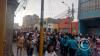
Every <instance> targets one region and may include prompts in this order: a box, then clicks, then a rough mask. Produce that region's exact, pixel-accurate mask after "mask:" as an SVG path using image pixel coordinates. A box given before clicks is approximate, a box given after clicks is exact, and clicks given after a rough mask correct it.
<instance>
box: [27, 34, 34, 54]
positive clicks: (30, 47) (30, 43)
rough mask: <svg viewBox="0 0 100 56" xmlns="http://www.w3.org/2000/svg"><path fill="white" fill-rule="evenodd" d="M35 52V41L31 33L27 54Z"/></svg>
mask: <svg viewBox="0 0 100 56" xmlns="http://www.w3.org/2000/svg"><path fill="white" fill-rule="evenodd" d="M33 52H34V41H33V38H32V34H31V33H30V34H29V36H28V40H27V56H32V55H33Z"/></svg>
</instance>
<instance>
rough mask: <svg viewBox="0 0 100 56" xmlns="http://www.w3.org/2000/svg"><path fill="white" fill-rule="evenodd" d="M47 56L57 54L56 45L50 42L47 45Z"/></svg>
mask: <svg viewBox="0 0 100 56" xmlns="http://www.w3.org/2000/svg"><path fill="white" fill-rule="evenodd" d="M45 56H57V54H56V52H55V51H54V46H53V45H52V44H49V45H48V46H47V51H46V52H45Z"/></svg>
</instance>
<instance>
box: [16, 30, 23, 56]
mask: <svg viewBox="0 0 100 56" xmlns="http://www.w3.org/2000/svg"><path fill="white" fill-rule="evenodd" d="M24 42H25V39H24V35H23V32H21V33H19V36H18V38H17V55H18V51H20V56H21V54H22V49H23V48H24Z"/></svg>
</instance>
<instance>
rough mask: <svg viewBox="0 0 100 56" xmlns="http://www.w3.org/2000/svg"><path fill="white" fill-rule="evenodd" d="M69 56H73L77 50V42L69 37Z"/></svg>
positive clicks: (72, 37)
mask: <svg viewBox="0 0 100 56" xmlns="http://www.w3.org/2000/svg"><path fill="white" fill-rule="evenodd" d="M68 48H69V56H75V55H76V51H77V49H78V42H77V40H76V39H75V37H74V36H71V39H70V40H68Z"/></svg>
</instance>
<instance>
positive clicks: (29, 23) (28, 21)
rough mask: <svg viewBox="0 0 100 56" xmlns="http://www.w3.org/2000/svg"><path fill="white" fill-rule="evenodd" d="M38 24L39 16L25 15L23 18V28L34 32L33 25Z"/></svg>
mask: <svg viewBox="0 0 100 56" xmlns="http://www.w3.org/2000/svg"><path fill="white" fill-rule="evenodd" d="M38 23H39V16H37V15H27V16H25V17H24V18H23V27H24V28H30V29H31V30H34V26H35V24H38Z"/></svg>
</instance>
